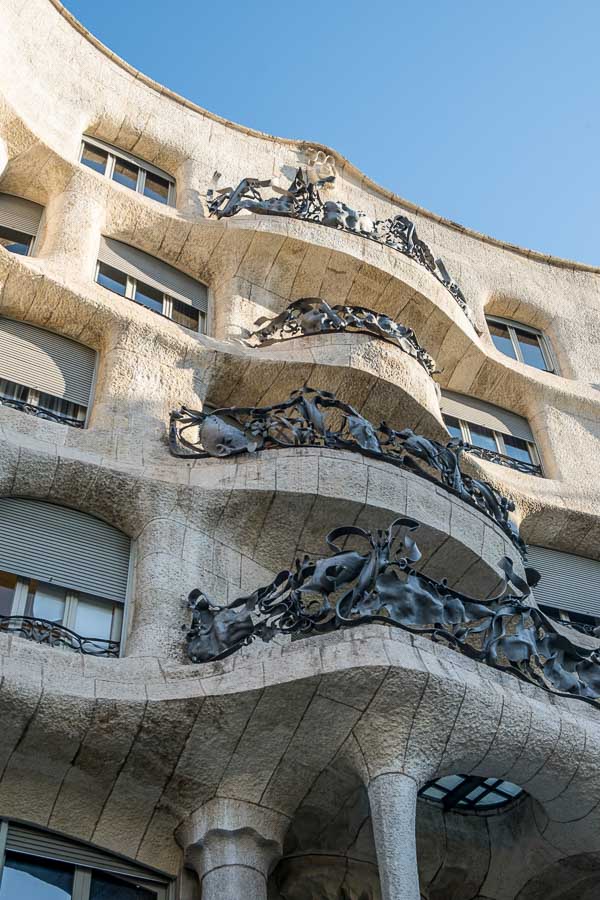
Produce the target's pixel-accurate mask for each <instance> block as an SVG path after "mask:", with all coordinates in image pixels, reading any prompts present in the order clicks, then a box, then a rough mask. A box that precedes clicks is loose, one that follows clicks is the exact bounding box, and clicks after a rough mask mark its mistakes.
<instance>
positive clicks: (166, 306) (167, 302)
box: [94, 259, 208, 334]
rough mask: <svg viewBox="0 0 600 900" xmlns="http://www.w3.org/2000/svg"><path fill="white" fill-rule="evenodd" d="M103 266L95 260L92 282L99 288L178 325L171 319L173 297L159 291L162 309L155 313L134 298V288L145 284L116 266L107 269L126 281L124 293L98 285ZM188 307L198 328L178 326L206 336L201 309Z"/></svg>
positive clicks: (205, 325) (205, 324)
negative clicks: (195, 318) (193, 313)
mask: <svg viewBox="0 0 600 900" xmlns="http://www.w3.org/2000/svg"><path fill="white" fill-rule="evenodd" d="M103 265H104V266H106V265H108V263H103V262H102V260H100V259H98V260H96V270H95V277H94V281H95V282H96V284H97V285H98V286H99V287H101V288H104V290H105V291H110V292H111V294H116V296H117V297H123V298H124V299H126V300H131V301H132V302H133V303H137V305H138V306H143V307H144V308H145V309H147V310H149V311H150V312H151V313H154V315H155V316H162V317H163V318H165V319H169V320H170V321H171V322H173V323H174V324H175V325H178V324H179V323H177V322H175V320H174V319H173V300H174V299H175V298H174V297H171V295H170V294H168V293H167V292H166V291H161V292H160V293H162V298H163V301H162V302H163V308H162V312H157V311H156V310H154V309H151V308H150V307H149V306H146V304H145V303H141V302H140V301H139V300H136V297H135V291H136V287H137V285H138V283H139V284H145V282H143V281H141V280H140V281H139V282H138V279H137V278H134V276H133V275H128V274H127V272H123V271H122V270H120V269H117V268H116V266H109V268H112V269H114V270H115V271H116V272H119V274H120V275H123V276H124V278H125V279H126V285H125V293H124V294H119V292H118V291H113V290H111V288H109V287H106V285H104V284H100V282H99V281H98V276H99V274H100V267H101V266H103ZM147 286H148V287H151V285H147ZM152 290H156V288H152ZM183 302H184V301H183V300H181V301H180V303H183ZM188 306H189V307H190V309H195V310H196V312H197V313H198V328H197V329H192V328H186V326H185V325H179V327H180V328H185V330H186V331H190V332H191V333H192V334H206V333H207V319H208V316H207V314H206V313H204V312H203V311H202V310H201V309H198V307H197V306H194V305H193V303H188Z"/></svg>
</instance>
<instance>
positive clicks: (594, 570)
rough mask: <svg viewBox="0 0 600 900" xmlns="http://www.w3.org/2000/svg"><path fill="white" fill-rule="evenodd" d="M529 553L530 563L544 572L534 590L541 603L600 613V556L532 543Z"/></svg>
mask: <svg viewBox="0 0 600 900" xmlns="http://www.w3.org/2000/svg"><path fill="white" fill-rule="evenodd" d="M527 557H528V565H530V566H532V567H533V568H534V569H537V570H538V572H540V574H541V576H542V578H541V580H540V583H539V584H538V586H537V587H536V588H535V591H534V594H535V599H536V600H537V602H538V603H542V604H544V603H545V604H546V605H547V606H553V607H555V608H557V609H564V610H568V611H570V612H578V613H583V614H584V615H587V616H600V562H599V561H598V560H596V559H587V558H586V557H584V556H575V555H574V554H572V553H562V552H560V551H558V550H549V549H548V548H547V547H533V546H531V545H530V546H529V547H528V548H527Z"/></svg>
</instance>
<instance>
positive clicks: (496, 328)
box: [488, 322, 517, 359]
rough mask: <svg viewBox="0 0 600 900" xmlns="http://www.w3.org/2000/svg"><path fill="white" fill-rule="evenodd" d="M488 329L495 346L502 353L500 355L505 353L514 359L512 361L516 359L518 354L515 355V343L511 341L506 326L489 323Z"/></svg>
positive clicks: (498, 323)
mask: <svg viewBox="0 0 600 900" xmlns="http://www.w3.org/2000/svg"><path fill="white" fill-rule="evenodd" d="M488 327H489V329H490V334H491V336H492V340H493V342H494V346H495V347H496V348H497V349H498V350H499V351H500V353H504V355H505V356H510V357H512V359H516V358H517V354H516V353H515V348H514V347H513V343H512V341H511V339H510V333H509V331H508V328H507V327H506V325H502V324H501V323H500V322H488Z"/></svg>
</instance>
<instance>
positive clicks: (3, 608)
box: [0, 572, 17, 617]
mask: <svg viewBox="0 0 600 900" xmlns="http://www.w3.org/2000/svg"><path fill="white" fill-rule="evenodd" d="M16 586H17V576H16V575H11V574H10V573H9V572H0V617H1V616H10V615H12V604H13V599H14V596H15V588H16Z"/></svg>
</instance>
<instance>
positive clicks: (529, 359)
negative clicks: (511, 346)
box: [515, 328, 548, 372]
mask: <svg viewBox="0 0 600 900" xmlns="http://www.w3.org/2000/svg"><path fill="white" fill-rule="evenodd" d="M515 332H516V335H517V339H518V341H519V347H520V348H521V353H522V354H523V362H526V363H527V365H528V366H535V367H536V369H542V370H543V371H544V372H547V371H548V366H547V365H546V360H545V359H544V354H543V353H542V348H541V346H540V339H539V337H538V335H537V334H532V333H531V332H530V331H521V329H520V328H516V329H515Z"/></svg>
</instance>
